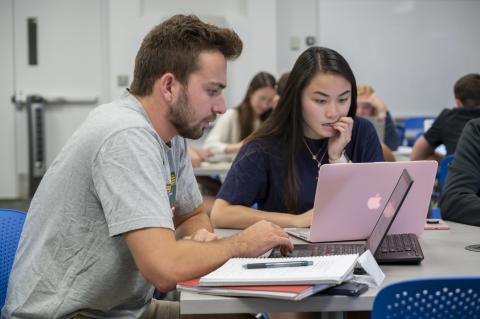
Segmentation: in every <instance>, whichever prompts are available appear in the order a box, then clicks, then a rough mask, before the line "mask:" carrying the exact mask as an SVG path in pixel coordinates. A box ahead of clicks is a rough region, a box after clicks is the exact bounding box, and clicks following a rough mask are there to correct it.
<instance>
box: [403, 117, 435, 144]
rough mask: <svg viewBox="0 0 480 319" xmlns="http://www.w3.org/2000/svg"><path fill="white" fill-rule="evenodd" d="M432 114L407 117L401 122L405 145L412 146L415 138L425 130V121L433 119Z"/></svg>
mask: <svg viewBox="0 0 480 319" xmlns="http://www.w3.org/2000/svg"><path fill="white" fill-rule="evenodd" d="M433 119H434V117H433V116H419V117H409V118H406V119H405V121H404V122H403V127H404V128H405V135H404V136H405V137H404V138H405V140H406V141H407V146H413V144H414V143H415V141H416V139H417V138H418V137H419V136H421V135H422V134H423V133H424V132H425V121H430V120H433Z"/></svg>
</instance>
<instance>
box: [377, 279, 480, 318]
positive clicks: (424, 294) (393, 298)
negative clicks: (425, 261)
mask: <svg viewBox="0 0 480 319" xmlns="http://www.w3.org/2000/svg"><path fill="white" fill-rule="evenodd" d="M371 318H372V319H380V318H381V319H387V318H411V319H415V318H455V319H460V318H469V319H471V318H480V277H462V278H424V279H414V280H409V281H402V282H398V283H394V284H391V285H389V286H386V287H384V288H383V289H381V290H380V291H379V292H378V294H377V297H376V298H375V300H374V302H373V309H372V316H371Z"/></svg>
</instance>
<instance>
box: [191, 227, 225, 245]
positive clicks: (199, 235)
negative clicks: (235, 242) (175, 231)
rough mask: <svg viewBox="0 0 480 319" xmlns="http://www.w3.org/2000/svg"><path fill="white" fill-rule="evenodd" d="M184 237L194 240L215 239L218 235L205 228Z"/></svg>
mask: <svg viewBox="0 0 480 319" xmlns="http://www.w3.org/2000/svg"><path fill="white" fill-rule="evenodd" d="M183 239H186V240H194V241H203V242H206V241H214V240H217V239H218V236H217V235H216V234H214V233H211V232H209V231H208V230H206V229H205V228H202V229H199V230H197V231H196V232H195V233H193V234H192V235H190V236H185V237H183Z"/></svg>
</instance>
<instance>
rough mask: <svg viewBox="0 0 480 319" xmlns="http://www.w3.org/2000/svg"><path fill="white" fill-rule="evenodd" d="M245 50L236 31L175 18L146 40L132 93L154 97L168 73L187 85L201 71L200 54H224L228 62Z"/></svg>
mask: <svg viewBox="0 0 480 319" xmlns="http://www.w3.org/2000/svg"><path fill="white" fill-rule="evenodd" d="M242 48H243V44H242V40H240V37H239V36H238V35H237V34H236V33H235V32H234V31H233V30H230V29H226V28H220V27H217V26H215V25H212V24H208V23H205V22H202V21H201V20H200V19H199V18H198V17H196V16H194V15H175V16H173V17H171V18H169V19H168V20H166V21H164V22H162V23H161V24H159V25H157V26H156V27H154V28H153V29H152V30H151V31H150V32H149V33H148V34H147V36H146V37H145V38H144V39H143V42H142V45H141V46H140V49H139V50H138V53H137V57H136V58H135V70H134V72H133V81H132V84H131V85H130V92H131V93H133V94H135V95H137V96H146V95H149V94H151V93H152V89H153V84H154V83H155V81H156V80H157V79H158V78H160V77H161V76H162V75H163V74H165V73H167V72H171V73H172V74H173V75H175V77H176V78H177V80H179V81H180V82H181V83H182V84H186V83H187V81H188V77H189V76H190V74H191V73H192V72H194V71H196V70H198V68H199V66H198V56H199V55H200V53H202V52H204V51H220V52H221V53H222V54H223V55H224V56H225V58H226V59H235V58H237V57H238V56H239V55H240V53H241V52H242Z"/></svg>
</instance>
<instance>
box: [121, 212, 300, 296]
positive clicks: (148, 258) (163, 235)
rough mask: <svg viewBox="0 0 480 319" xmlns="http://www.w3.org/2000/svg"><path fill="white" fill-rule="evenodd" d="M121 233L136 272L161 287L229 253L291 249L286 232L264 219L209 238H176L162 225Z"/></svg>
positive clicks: (194, 275) (248, 254) (212, 264)
mask: <svg viewBox="0 0 480 319" xmlns="http://www.w3.org/2000/svg"><path fill="white" fill-rule="evenodd" d="M124 237H125V239H126V242H127V244H128V247H129V249H130V251H131V253H132V255H133V258H134V260H135V263H136V265H137V267H138V269H139V270H140V272H141V273H142V274H143V275H144V276H145V278H146V279H147V280H148V281H150V282H151V283H152V284H153V285H154V286H155V287H157V288H158V289H160V290H161V291H168V290H170V289H173V288H174V287H175V285H176V284H177V283H178V282H181V281H184V280H189V279H192V278H197V277H200V276H203V275H204V274H206V273H208V272H210V271H212V270H214V269H216V268H218V267H219V266H220V265H222V264H223V263H224V262H225V261H227V260H228V259H229V258H231V257H257V256H259V255H260V254H262V253H265V252H266V251H268V250H269V249H271V248H273V247H275V246H282V248H283V249H284V250H292V249H293V245H292V243H291V242H290V239H289V237H288V235H287V234H286V233H285V232H284V231H283V230H282V229H281V228H280V227H278V226H276V225H274V224H272V223H269V222H266V221H261V222H259V223H257V224H255V225H253V226H251V227H249V228H247V229H245V230H244V231H242V232H240V233H238V234H236V235H234V236H231V237H227V238H224V239H221V240H215V241H210V242H198V241H194V240H176V239H175V234H174V232H173V231H172V230H170V229H165V228H142V229H139V230H134V231H131V232H128V233H126V234H124Z"/></svg>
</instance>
